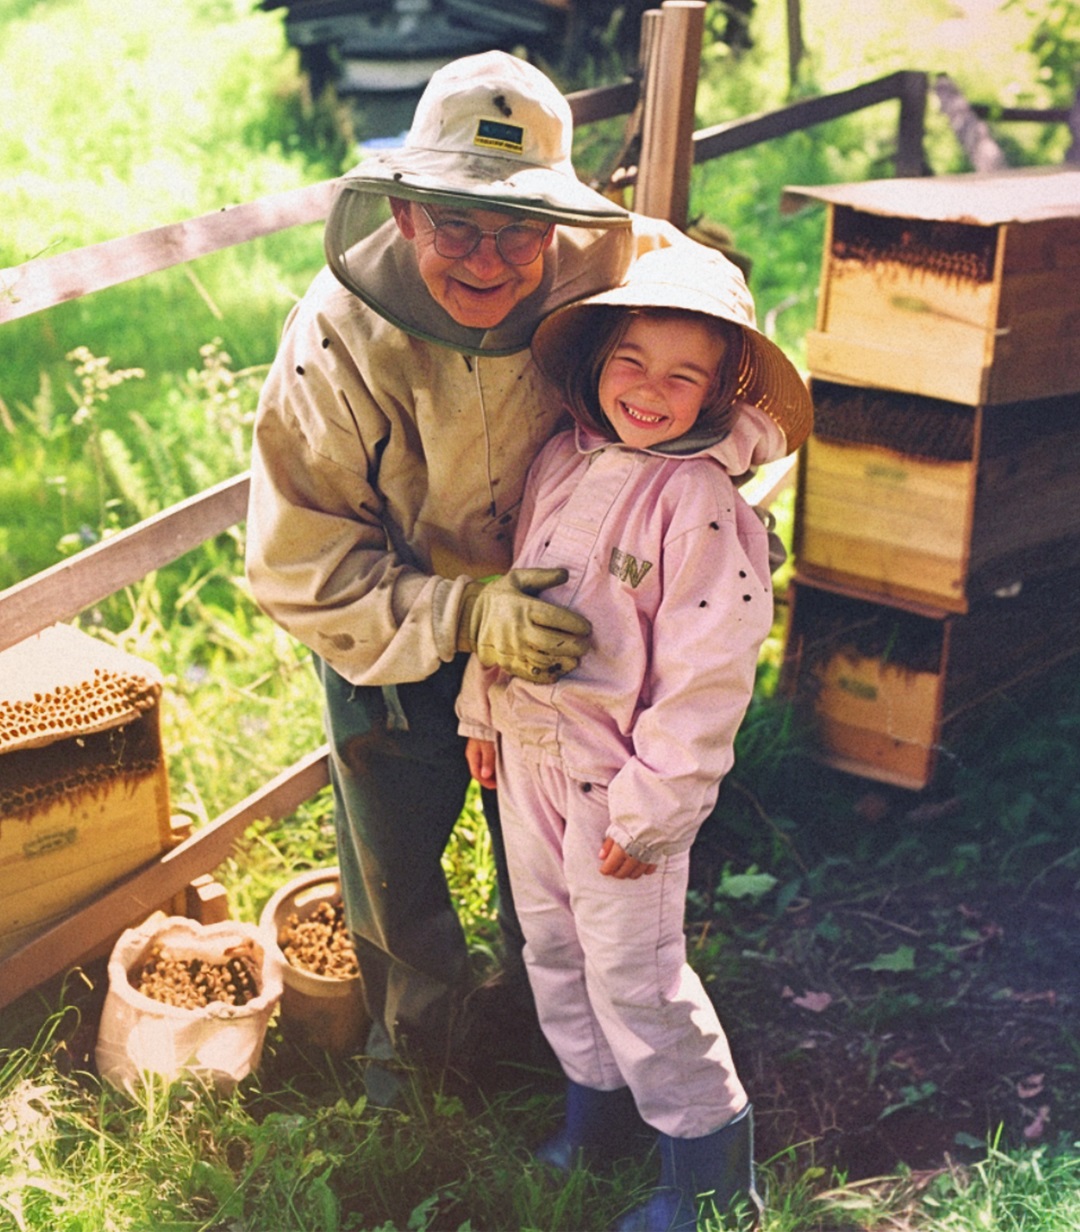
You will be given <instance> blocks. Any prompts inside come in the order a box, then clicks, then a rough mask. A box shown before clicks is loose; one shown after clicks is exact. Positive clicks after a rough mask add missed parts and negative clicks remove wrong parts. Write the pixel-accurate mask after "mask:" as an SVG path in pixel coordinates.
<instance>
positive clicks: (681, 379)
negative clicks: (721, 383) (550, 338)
mask: <svg viewBox="0 0 1080 1232" xmlns="http://www.w3.org/2000/svg"><path fill="white" fill-rule="evenodd" d="M726 349H727V347H726V344H725V342H724V339H723V338H722V337H721V336H720V334H719V333H718V332H717V331H716V330H713V329H710V327H709V325H708V324H707V323H706V322H705V321H697V320H694V319H693V318H692V317H689V318H684V319H680V318H673V319H665V318H650V317H647V316H636V317H634V318H633V319H632V320H631V322H630V325H629V327H628V328H627V330H626V333H625V334H624V335H623V337H622V340H621V341H620V342H619V344H618V346H616V347H615V349H614V350H613V351H612V353H611V355H610V356H609V357H608V359H607V362H606V363H605V364H604V367H603V369H602V371H601V373H600V385H599V390H598V394H599V399H600V407H601V409H602V410H603V412H604V414H605V415H606V416H607V417H608V421H609V422H610V423H611V426H612V427H613V428H614V429H615V431H616V433H617V434H618V437H619V440H621V441H622V442H623V443H624V444H625V445H632V446H634V447H635V448H637V449H645V448H648V447H649V446H650V445H659V444H660V442H661V441H671V440H674V439H675V438H676V437H679V436H683V435H684V434H685V433H686V432H688V431H689V430H690V429H691V428H692V427H693V426H694V424H695V422H696V421H697V417H698V412H699V411H700V410H701V404H702V402H703V401H704V398H705V395H706V394H707V393H708V390H709V387H710V385H711V384H712V379H713V377H714V375H715V374H716V371H717V369H718V368H719V366H720V364H721V362H722V361H723V358H724V352H725V350H726Z"/></svg>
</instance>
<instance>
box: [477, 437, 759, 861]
mask: <svg viewBox="0 0 1080 1232" xmlns="http://www.w3.org/2000/svg"><path fill="white" fill-rule="evenodd" d="M759 445H760V437H759V435H758V425H757V424H756V423H755V421H754V420H753V418H752V417H751V416H750V415H740V416H739V417H738V418H737V420H736V423H735V428H734V429H733V431H732V433H731V435H730V436H728V437H727V438H726V439H725V440H724V441H721V442H720V443H719V444H717V445H714V446H712V447H710V448H708V449H704V450H702V451H701V452H700V453H696V454H693V455H690V456H683V457H676V456H670V455H661V454H658V453H652V452H645V451H641V450H635V449H629V448H627V447H626V446H623V445H621V444H618V443H616V444H612V443H610V442H608V441H606V440H604V439H602V438H601V437H599V436H595V435H592V434H590V433H588V432H587V431H586V430H585V429H583V428H581V427H577V428H576V429H574V430H573V431H570V432H563V433H560V434H559V435H558V436H556V437H554V438H553V439H552V440H551V441H549V442H548V444H547V445H546V446H545V447H544V449H543V450H542V451H541V452H540V454H539V456H538V457H537V459H536V461H535V462H534V463H533V466H532V469H531V470H530V472H529V477H528V480H527V483H526V488H525V497H524V502H523V505H522V512H521V520H520V523H519V527H518V533H517V541H516V545H515V547H516V550H515V562H514V563H515V565H516V566H519V567H520V566H525V567H532V566H543V567H564V568H566V569H568V570H569V572H570V577H569V580H568V581H567V582H566V584H565V585H563V586H560V587H557V588H555V589H553V590H550V591H546V592H545V595H544V597H545V598H547V599H550V600H551V601H552V602H553V603H559V604H563V605H565V606H567V607H571V608H574V609H575V610H576V611H580V612H582V613H583V614H584V615H586V616H587V617H588V618H589V620H590V621H592V625H593V638H592V646H591V648H590V650H589V652H588V653H587V654H586V655H585V657H584V658H583V659H582V660H581V663H580V664H579V665H578V667H577V668H576V670H575V671H573V672H571V673H570V674H569V675H567V676H565V677H564V678H563V679H561V680H559V681H558V682H557V683H556V684H554V685H538V684H531V683H529V682H528V681H523V680H518V679H516V678H514V677H511V676H509V675H507V674H506V673H504V672H501V671H499V670H498V669H489V670H485V669H484V668H483V667H481V666H480V664H479V662H478V660H477V659H476V658H475V657H474V658H473V659H472V660H471V661H470V663H469V666H468V670H467V672H466V676H465V681H464V684H463V686H462V691H461V695H460V698H459V700H458V716H459V720H460V724H459V730H460V732H461V733H462V734H463V735H466V736H476V737H480V738H482V739H488V740H492V739H494V738H495V733H496V732H498V731H506V732H510V733H512V734H513V737H514V739H515V740H516V741H517V742H519V743H521V744H524V745H526V746H533V747H535V748H537V749H540V750H543V751H545V752H547V753H548V754H550V755H552V756H554V757H557V758H558V759H559V760H560V761H561V762H562V764H563V765H564V767H565V769H566V771H567V773H568V774H570V775H571V776H572V777H574V778H580V779H581V780H583V781H586V782H589V783H591V784H595V785H597V786H599V787H601V788H606V790H607V794H608V806H609V815H610V825H609V828H608V831H607V834H608V836H609V837H611V838H612V839H614V840H615V842H617V843H618V844H619V845H620V846H621V847H622V848H623V849H624V850H625V851H627V852H629V854H631V855H633V856H635V857H637V858H638V859H641V860H645V861H650V862H651V861H653V860H655V858H656V857H657V856H660V855H667V854H673V853H675V852H679V851H683V850H685V849H686V848H688V847H689V846H690V845H691V843H692V842H693V840H694V837H695V835H696V834H697V831H698V827H699V826H700V825H701V822H702V821H703V820H704V819H705V817H706V816H707V815H708V813H709V811H710V810H711V809H712V807H713V805H714V804H715V802H716V795H717V792H718V790H719V785H720V780H721V779H722V778H723V776H724V775H725V774H726V773H727V771H728V770H729V769H730V768H731V765H732V762H733V760H734V753H733V742H734V739H735V733H736V731H737V730H738V727H739V724H740V723H741V722H742V719H743V715H744V714H745V712H746V708H747V705H748V704H749V702H750V698H751V694H752V692H753V687H754V675H755V669H756V665H757V657H758V652H759V650H760V648H761V643H762V641H763V640H764V638H765V637H766V635H767V634H768V632H769V629H770V628H771V626H772V619H773V604H772V583H771V579H770V574H769V559H768V540H767V533H766V530H765V527H764V526H763V525H762V523H761V521H760V519H759V518H758V517H757V515H756V514H755V513H754V511H753V510H752V509H751V508H750V507H749V506H748V505H747V503H746V502H745V501H744V500H743V499H742V497H741V496H739V494H738V492H737V491H736V490H735V487H734V485H733V484H732V481H731V477H730V476H731V475H732V474H741V473H743V472H744V471H746V470H747V469H748V468H749V466H750V464H751V461H752V460H754V461H758V460H761V458H760V456H759V454H760V450H759V449H758V446H759Z"/></svg>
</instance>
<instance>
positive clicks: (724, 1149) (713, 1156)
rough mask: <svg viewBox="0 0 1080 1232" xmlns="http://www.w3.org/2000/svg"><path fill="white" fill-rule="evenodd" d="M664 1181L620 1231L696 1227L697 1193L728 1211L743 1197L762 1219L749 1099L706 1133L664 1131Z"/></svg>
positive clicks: (708, 1204) (708, 1206)
mask: <svg viewBox="0 0 1080 1232" xmlns="http://www.w3.org/2000/svg"><path fill="white" fill-rule="evenodd" d="M658 1143H659V1148H660V1185H659V1187H658V1189H657V1191H656V1193H654V1194H653V1196H652V1197H651V1198H650V1199H649V1200H648V1202H646V1203H645V1204H644V1205H643V1206H639V1207H638V1208H637V1209H636V1210H633V1211H631V1212H630V1213H629V1214H628V1215H626V1216H625V1217H624V1218H623V1219H622V1220H621V1221H620V1222H619V1223H618V1224H617V1225H616V1230H617V1232H695V1230H696V1228H697V1211H698V1197H699V1195H700V1196H701V1197H702V1202H703V1205H704V1209H705V1213H706V1214H707V1215H711V1214H712V1211H713V1209H714V1208H715V1210H716V1213H717V1214H719V1215H721V1216H723V1215H726V1214H728V1212H729V1210H730V1208H731V1206H732V1204H733V1203H734V1202H737V1201H739V1200H740V1199H741V1200H742V1202H743V1205H744V1206H745V1207H746V1208H747V1209H748V1212H749V1214H750V1215H751V1216H752V1222H753V1226H754V1227H756V1226H757V1225H758V1221H759V1217H760V1215H761V1212H762V1209H763V1206H762V1202H761V1198H760V1197H759V1196H758V1192H757V1189H756V1188H755V1185H754V1121H753V1111H752V1109H751V1107H750V1105H749V1104H747V1106H746V1108H744V1109H743V1111H742V1112H740V1113H739V1115H738V1116H737V1117H736V1118H735V1119H734V1120H733V1121H729V1122H728V1123H727V1125H725V1126H723V1128H721V1129H718V1130H716V1131H715V1132H713V1133H711V1134H706V1135H705V1136H704V1137H702V1138H671V1137H669V1136H668V1135H667V1134H661V1135H660V1137H659V1139H658Z"/></svg>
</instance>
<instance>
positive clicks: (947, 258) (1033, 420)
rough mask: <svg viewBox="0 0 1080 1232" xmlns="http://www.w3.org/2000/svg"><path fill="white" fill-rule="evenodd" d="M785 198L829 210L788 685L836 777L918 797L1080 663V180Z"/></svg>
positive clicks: (980, 178)
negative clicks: (972, 722)
mask: <svg viewBox="0 0 1080 1232" xmlns="http://www.w3.org/2000/svg"><path fill="white" fill-rule="evenodd" d="M789 194H790V196H791V197H792V198H793V199H800V198H807V197H809V198H816V199H819V200H822V201H824V202H826V204H827V206H828V210H829V217H828V228H827V233H826V243H825V252H824V259H823V264H822V280H821V293H820V300H819V307H818V320H817V328H816V329H815V330H814V331H813V332H812V333H811V334H810V336H809V338H808V340H807V359H808V366H809V368H810V372H811V383H812V389H813V394H814V403H815V410H816V420H815V429H814V435H813V436H812V438H811V439H810V441H809V442H808V444H807V447H806V451H805V456H804V457H803V459H802V464H801V467H800V475H799V488H798V497H797V507H796V522H795V545H794V546H795V560H796V574H795V580H794V582H793V583H792V605H791V616H790V623H789V628H788V637H787V650H786V655H785V668H784V674H783V687H784V688H785V689H786V690H787V691H788V692H789V693H791V694H792V695H794V696H795V697H796V698H797V699H799V700H800V701H801V702H804V703H805V706H806V709H807V710H808V711H809V712H810V713H811V714H812V717H813V721H814V725H815V727H816V730H817V738H818V743H819V749H820V753H821V756H822V758H823V760H825V761H826V762H828V763H830V764H832V765H835V766H837V767H839V768H841V769H845V770H849V771H852V772H854V773H857V774H861V775H864V776H866V777H868V778H874V779H879V780H882V781H886V782H893V783H897V784H899V785H902V786H905V787H910V788H915V789H919V788H922V787H925V786H927V785H928V784H929V783H930V781H931V780H932V778H933V774H934V771H935V768H936V765H937V760H938V754H939V752H940V750H941V748H942V746H943V742H944V741H945V740H946V739H947V734H948V729H949V728H950V726H951V724H952V723H953V722H954V720H955V719H956V718H957V717H958V716H960V715H961V714H969V713H971V712H972V711H974V710H975V709H976V708H977V707H978V705H979V704H980V703H981V702H982V701H983V700H984V699H985V698H988V697H990V696H992V695H994V694H996V693H998V692H1000V691H1001V690H1002V689H1004V688H1007V687H1009V686H1010V685H1013V684H1015V683H1017V682H1019V681H1021V680H1024V679H1030V678H1032V677H1034V676H1037V675H1038V674H1040V673H1041V672H1043V671H1045V670H1047V669H1049V668H1050V667H1051V666H1053V665H1054V664H1056V663H1059V662H1062V661H1064V660H1065V659H1066V658H1067V657H1068V656H1070V655H1072V654H1073V653H1075V652H1076V651H1078V650H1080V607H1078V603H1080V599H1078V597H1077V596H1078V593H1080V172H1078V171H1075V170H1062V169H1058V168H1038V169H1025V170H1022V171H1011V172H1003V173H1000V174H995V175H962V176H943V177H939V178H932V179H907V180H902V179H901V180H884V181H873V182H869V183H863V184H849V185H836V186H831V187H828V188H820V189H819V188H806V189H804V188H799V189H791V190H789Z"/></svg>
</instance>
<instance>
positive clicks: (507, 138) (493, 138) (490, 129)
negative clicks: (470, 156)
mask: <svg viewBox="0 0 1080 1232" xmlns="http://www.w3.org/2000/svg"><path fill="white" fill-rule="evenodd" d="M473 145H478V146H482V147H483V148H484V149H486V150H502V151H504V152H505V153H507V154H523V153H524V152H525V130H524V129H523V128H522V127H521V125H520V124H502V123H500V122H499V121H498V120H481V121H480V122H479V124H477V126H476V136H475V137H474V138H473Z"/></svg>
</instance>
